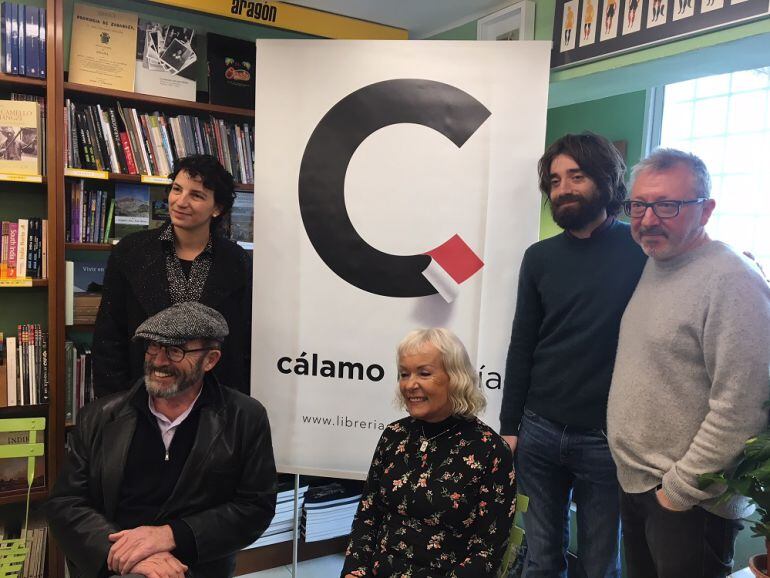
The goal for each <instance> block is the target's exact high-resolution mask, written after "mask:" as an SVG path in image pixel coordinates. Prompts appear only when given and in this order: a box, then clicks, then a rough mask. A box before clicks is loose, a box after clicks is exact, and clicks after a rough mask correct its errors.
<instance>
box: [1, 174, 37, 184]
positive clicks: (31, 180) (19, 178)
mask: <svg viewBox="0 0 770 578" xmlns="http://www.w3.org/2000/svg"><path fill="white" fill-rule="evenodd" d="M0 181H3V182H6V183H28V184H32V185H40V184H45V183H47V182H48V180H47V179H46V178H45V177H44V176H41V175H14V174H9V173H0Z"/></svg>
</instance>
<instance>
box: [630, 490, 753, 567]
mask: <svg viewBox="0 0 770 578" xmlns="http://www.w3.org/2000/svg"><path fill="white" fill-rule="evenodd" d="M620 518H621V521H622V528H623V549H624V551H625V555H626V572H627V576H628V578H684V577H687V578H724V577H725V576H727V575H728V574H730V572H731V571H732V565H733V549H734V546H735V537H736V536H737V535H738V532H740V530H741V529H742V528H743V524H741V522H740V520H727V519H725V518H721V517H719V516H716V515H714V514H712V513H710V512H707V511H706V510H704V509H703V508H699V507H697V506H696V507H694V508H692V509H690V510H687V511H685V512H673V511H671V510H668V509H666V508H664V507H663V506H661V505H660V504H659V503H658V499H657V498H656V497H655V490H650V491H649V492H645V493H643V494H626V493H625V492H623V491H621V496H620Z"/></svg>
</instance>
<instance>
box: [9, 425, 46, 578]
mask: <svg viewBox="0 0 770 578" xmlns="http://www.w3.org/2000/svg"><path fill="white" fill-rule="evenodd" d="M0 432H2V433H8V432H28V434H29V437H28V441H27V443H24V444H7V445H0V459H11V458H16V459H18V458H27V505H26V509H25V513H24V527H23V528H22V530H21V535H20V536H19V537H18V538H16V539H14V540H0V578H16V577H18V576H20V575H21V571H22V569H23V567H24V560H26V558H27V554H28V553H29V545H28V541H27V524H28V522H29V498H30V493H31V491H32V482H33V480H34V479H35V458H37V457H38V456H42V455H43V454H44V452H45V444H44V442H43V435H44V432H45V418H44V417H27V418H7V419H0ZM38 432H40V433H38Z"/></svg>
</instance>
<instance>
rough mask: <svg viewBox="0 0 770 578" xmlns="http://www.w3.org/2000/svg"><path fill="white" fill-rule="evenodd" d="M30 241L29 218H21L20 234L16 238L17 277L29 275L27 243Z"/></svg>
mask: <svg viewBox="0 0 770 578" xmlns="http://www.w3.org/2000/svg"><path fill="white" fill-rule="evenodd" d="M28 242H29V219H19V236H18V238H17V240H16V278H17V279H22V278H24V277H26V276H27V243H28Z"/></svg>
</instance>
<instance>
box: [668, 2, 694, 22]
mask: <svg viewBox="0 0 770 578" xmlns="http://www.w3.org/2000/svg"><path fill="white" fill-rule="evenodd" d="M669 1H670V2H671V3H672V4H673V5H674V15H673V16H672V17H671V19H672V20H673V21H674V22H676V21H677V20H682V19H683V18H689V17H690V16H692V15H693V14H695V5H694V4H695V3H694V2H693V0H669Z"/></svg>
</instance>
